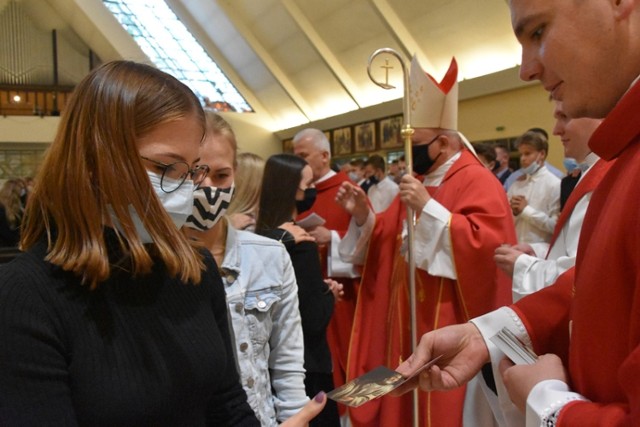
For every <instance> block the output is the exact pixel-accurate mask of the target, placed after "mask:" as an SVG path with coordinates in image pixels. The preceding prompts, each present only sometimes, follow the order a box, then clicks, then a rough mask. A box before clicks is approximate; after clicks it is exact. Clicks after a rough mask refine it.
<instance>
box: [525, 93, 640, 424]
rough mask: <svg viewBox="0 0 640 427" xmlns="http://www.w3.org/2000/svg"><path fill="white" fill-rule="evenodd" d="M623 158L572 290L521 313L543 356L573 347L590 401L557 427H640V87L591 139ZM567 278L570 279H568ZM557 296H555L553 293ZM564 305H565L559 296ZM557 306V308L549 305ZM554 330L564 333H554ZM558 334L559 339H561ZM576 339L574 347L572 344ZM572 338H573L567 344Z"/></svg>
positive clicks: (534, 301) (583, 246)
mask: <svg viewBox="0 0 640 427" xmlns="http://www.w3.org/2000/svg"><path fill="white" fill-rule="evenodd" d="M589 146H590V147H591V149H592V150H593V151H594V152H595V153H596V154H598V155H599V156H600V157H602V158H603V159H606V160H611V159H613V158H617V161H616V163H615V164H614V165H612V166H611V168H610V170H609V172H608V173H607V174H606V175H605V177H604V178H603V179H602V181H601V183H600V185H599V186H598V187H597V188H596V190H595V191H594V192H593V196H592V197H591V203H590V204H589V209H588V210H587V214H586V216H585V219H584V223H583V225H582V233H581V234H580V242H579V246H578V255H577V258H576V267H575V282H574V283H573V286H571V288H570V287H569V285H571V283H569V284H567V283H565V282H562V283H560V286H561V287H562V288H561V290H563V292H558V291H555V290H554V289H553V288H555V287H556V286H557V285H554V286H551V287H549V288H547V289H548V291H547V289H545V290H544V291H547V292H542V291H541V292H540V293H535V294H532V295H530V296H528V297H527V298H523V299H522V300H521V301H519V302H518V303H517V304H515V305H514V309H515V310H516V311H517V312H518V314H519V315H520V316H521V318H522V319H523V322H524V323H525V325H526V327H527V330H528V331H529V333H530V335H531V337H532V340H533V343H534V347H535V350H536V351H537V352H538V353H547V352H556V351H554V350H557V349H558V348H561V350H560V351H562V347H563V343H564V349H565V350H564V352H565V353H566V352H567V350H566V349H567V348H568V359H569V362H568V371H569V377H570V381H569V384H570V387H571V389H572V390H573V391H575V392H577V393H580V394H581V395H583V396H584V397H586V398H587V399H589V400H590V402H580V401H576V402H572V403H569V404H568V405H567V406H565V407H564V409H563V410H562V411H561V412H560V417H559V419H558V423H557V425H558V426H586V425H599V426H637V425H640V84H636V85H635V86H634V87H633V88H632V89H631V90H630V91H629V92H628V93H627V94H626V95H625V96H624V97H623V98H622V99H621V100H620V102H619V103H618V105H617V106H616V107H615V109H614V110H613V111H612V112H611V113H610V114H609V115H608V116H607V118H606V119H605V120H604V122H603V123H602V124H601V125H600V126H599V127H598V129H597V130H596V131H595V133H594V134H593V136H592V137H591V140H590V141H589ZM562 278H564V276H562ZM554 291H555V295H554V294H553V293H554ZM554 297H555V298H556V300H555V301H557V300H558V299H560V300H561V299H563V298H564V299H565V303H564V304H558V303H557V302H554V300H553V298H554ZM550 301H551V303H550ZM554 332H560V333H559V334H555V333H554ZM557 335H559V337H558V336H557ZM569 335H570V337H571V338H570V343H569V344H568V346H567V340H568V337H569ZM565 337H567V338H565Z"/></svg>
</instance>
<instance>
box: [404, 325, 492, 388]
mask: <svg viewBox="0 0 640 427" xmlns="http://www.w3.org/2000/svg"><path fill="white" fill-rule="evenodd" d="M441 354H442V355H443V356H442V358H441V359H440V360H439V361H438V362H437V364H435V365H433V366H432V367H431V368H429V369H427V370H424V371H422V372H421V373H420V375H418V376H416V377H415V378H413V379H411V380H410V381H407V382H406V383H405V384H403V385H402V386H400V387H399V388H398V389H396V390H395V391H394V394H396V395H397V394H403V393H406V392H407V391H410V390H412V389H414V388H416V387H417V386H419V387H420V388H421V389H422V390H425V391H431V390H451V389H454V388H457V387H460V386H461V385H463V384H466V383H467V382H468V381H469V380H470V379H471V378H473V377H474V376H475V375H476V374H477V373H478V372H479V371H480V369H481V368H482V365H484V364H485V363H487V362H489V350H488V349H487V346H486V344H485V342H484V339H483V338H482V335H481V334H480V331H479V330H478V328H476V326H475V325H474V324H473V323H464V324H460V325H452V326H446V327H444V328H441V329H436V330H435V331H431V332H429V333H427V334H425V335H423V336H422V338H421V339H420V343H419V344H418V347H417V348H416V350H415V352H414V353H413V354H412V355H411V356H410V357H409V358H408V359H407V360H406V361H404V362H403V363H402V364H401V365H400V366H398V368H396V371H398V372H399V373H401V374H402V375H404V376H405V377H409V376H411V375H412V374H413V373H414V372H416V371H417V370H418V369H420V368H421V367H422V366H424V365H425V364H426V363H427V362H429V361H430V360H431V359H433V358H435V357H437V356H439V355H441Z"/></svg>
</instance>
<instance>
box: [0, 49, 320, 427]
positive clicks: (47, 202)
mask: <svg viewBox="0 0 640 427" xmlns="http://www.w3.org/2000/svg"><path fill="white" fill-rule="evenodd" d="M204 129H205V119H204V113H203V110H202V107H201V106H200V102H199V100H198V99H197V98H196V96H195V95H194V94H193V93H192V92H191V90H189V89H188V88H187V87H186V86H185V85H184V84H182V83H180V82H179V81H178V80H176V79H175V78H173V77H171V76H170V75H168V74H166V73H163V72H161V71H159V70H157V69H155V68H153V67H150V66H147V65H142V64H137V63H133V62H127V61H116V62H110V63H107V64H104V65H103V66H101V67H99V68H97V69H96V70H94V71H93V72H91V73H90V74H89V75H88V76H87V77H86V78H85V79H83V81H82V82H81V83H80V84H79V85H78V86H77V88H76V89H75V91H74V94H73V96H72V97H71V99H70V100H69V103H68V105H67V107H66V109H65V112H64V114H63V116H62V118H61V122H60V125H59V128H58V132H57V135H56V137H55V140H54V142H53V144H52V145H51V148H50V149H49V152H48V154H47V157H46V158H45V160H44V163H43V165H42V168H41V172H40V174H39V175H38V177H37V179H36V185H35V188H34V190H33V193H32V194H31V195H30V199H31V200H30V202H29V205H28V206H27V211H26V213H25V222H24V226H23V230H22V231H23V234H22V239H21V248H22V250H24V251H25V253H24V254H22V255H20V256H19V257H17V258H16V259H14V260H13V261H12V262H10V263H9V264H7V265H6V266H4V267H3V268H2V269H0V284H1V285H0V336H1V337H2V346H0V366H1V367H2V368H1V369H0V396H1V397H0V425H49V424H51V423H53V424H56V425H70V426H71V425H92V426H116V425H117V426H139V425H156V426H163V425H189V426H204V425H216V426H220V425H229V426H257V425H259V423H258V422H257V420H256V418H255V415H254V414H253V412H252V411H251V409H250V407H249V405H248V404H247V402H246V395H245V393H244V391H243V390H242V387H241V385H240V383H239V382H238V375H237V372H236V369H235V362H234V360H233V353H232V348H231V340H230V336H229V331H228V323H227V311H226V304H225V299H224V291H223V289H222V287H221V285H220V277H219V275H218V273H217V267H216V265H215V262H214V261H213V259H212V257H211V256H210V255H208V253H206V252H204V251H200V250H198V249H196V248H195V247H194V245H193V244H192V243H191V242H189V240H188V239H187V238H186V237H185V236H184V235H183V234H182V232H181V231H180V230H179V228H180V227H181V226H182V225H183V224H184V222H185V220H186V218H187V216H188V215H189V214H190V213H191V211H192V207H193V192H194V189H195V188H196V187H197V186H198V184H199V183H198V182H197V181H198V179H199V176H200V175H199V174H201V172H198V171H199V170H200V171H201V170H203V167H202V166H201V162H200V160H199V148H200V143H201V141H202V138H203V135H204ZM147 159H151V160H147ZM160 164H162V165H160ZM182 164H184V165H186V168H185V167H184V166H181V165H182ZM165 165H166V166H165ZM171 165H174V169H172V168H171V167H170V166H171ZM176 165H177V166H176ZM175 168H182V171H181V173H179V174H177V175H175V174H174V172H175ZM179 172H180V171H179ZM318 405H319V406H322V404H321V403H318ZM307 409H309V411H308V412H307V413H305V414H304V415H305V416H307V417H310V415H309V412H312V410H313V409H315V408H307ZM307 419H308V418H307ZM302 422H304V420H303V421H302ZM300 425H302V424H300Z"/></svg>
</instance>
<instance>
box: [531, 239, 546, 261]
mask: <svg viewBox="0 0 640 427" xmlns="http://www.w3.org/2000/svg"><path fill="white" fill-rule="evenodd" d="M529 246H531V249H533V252H534V253H535V254H536V257H538V258H542V259H545V258H546V257H547V254H548V253H549V244H548V243H545V242H536V243H529Z"/></svg>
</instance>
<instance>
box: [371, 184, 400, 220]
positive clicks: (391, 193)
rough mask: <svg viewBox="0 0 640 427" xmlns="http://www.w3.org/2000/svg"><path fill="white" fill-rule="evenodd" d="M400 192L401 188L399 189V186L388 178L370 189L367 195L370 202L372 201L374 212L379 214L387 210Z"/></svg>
mask: <svg viewBox="0 0 640 427" xmlns="http://www.w3.org/2000/svg"><path fill="white" fill-rule="evenodd" d="M399 192H400V187H398V184H396V183H395V182H394V181H393V179H391V178H389V177H386V176H385V177H384V178H383V179H382V181H380V182H378V183H377V184H375V185H372V186H371V187H369V191H368V192H367V195H368V196H369V201H371V207H372V208H373V211H374V212H375V213H378V212H382V211H384V210H386V209H387V208H388V207H389V205H390V204H391V202H392V201H393V199H394V198H395V197H396V194H398V193H399Z"/></svg>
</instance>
